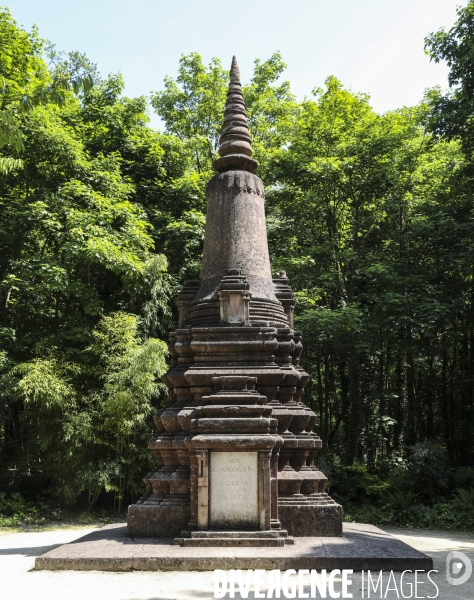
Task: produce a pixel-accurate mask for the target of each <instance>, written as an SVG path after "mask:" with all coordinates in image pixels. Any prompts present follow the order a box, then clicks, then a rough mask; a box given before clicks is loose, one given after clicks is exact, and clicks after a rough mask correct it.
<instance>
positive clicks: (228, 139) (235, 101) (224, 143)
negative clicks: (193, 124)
mask: <svg viewBox="0 0 474 600" xmlns="http://www.w3.org/2000/svg"><path fill="white" fill-rule="evenodd" d="M229 79H230V82H229V89H228V91H227V101H226V104H225V110H224V124H223V126H222V132H221V137H220V139H219V144H220V145H219V154H220V156H221V158H218V159H217V160H215V161H214V163H213V166H214V169H216V171H219V173H223V172H224V171H231V170H234V171H249V172H250V173H253V172H254V171H255V169H256V168H257V167H258V163H257V161H256V160H254V159H253V158H250V157H251V156H252V146H251V145H250V143H251V139H250V134H249V128H248V123H247V113H246V111H245V102H244V96H243V94H242V86H241V85H240V71H239V66H238V64H237V59H236V58H235V56H233V57H232V65H231V67H230V75H229Z"/></svg>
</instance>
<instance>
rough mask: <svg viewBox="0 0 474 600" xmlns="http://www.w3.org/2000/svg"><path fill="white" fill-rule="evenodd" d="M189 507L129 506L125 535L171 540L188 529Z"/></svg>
mask: <svg viewBox="0 0 474 600" xmlns="http://www.w3.org/2000/svg"><path fill="white" fill-rule="evenodd" d="M190 517H191V511H190V508H189V506H160V505H159V504H158V505H153V504H131V505H130V506H129V507H128V515H127V534H128V535H129V536H130V537H132V538H134V537H156V538H171V537H175V536H178V535H180V534H181V532H182V531H183V529H187V528H188V522H189V519H190Z"/></svg>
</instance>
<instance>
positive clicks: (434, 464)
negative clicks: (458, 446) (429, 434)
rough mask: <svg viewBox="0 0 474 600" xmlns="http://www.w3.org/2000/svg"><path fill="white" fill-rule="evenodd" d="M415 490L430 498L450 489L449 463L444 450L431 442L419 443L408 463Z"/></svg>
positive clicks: (412, 449) (412, 451) (412, 450)
mask: <svg viewBox="0 0 474 600" xmlns="http://www.w3.org/2000/svg"><path fill="white" fill-rule="evenodd" d="M408 468H409V472H410V475H411V477H412V478H413V479H412V485H413V487H414V489H415V490H416V491H417V492H418V493H420V494H421V495H423V496H424V497H427V498H430V497H433V496H436V495H437V494H438V495H439V494H442V493H443V492H444V491H445V490H446V488H447V487H448V482H449V478H448V461H447V460H446V455H445V453H444V452H443V450H442V449H441V448H440V447H439V446H438V445H436V444H433V443H430V442H419V443H417V444H416V445H415V446H414V447H413V448H411V454H410V458H409V463H408Z"/></svg>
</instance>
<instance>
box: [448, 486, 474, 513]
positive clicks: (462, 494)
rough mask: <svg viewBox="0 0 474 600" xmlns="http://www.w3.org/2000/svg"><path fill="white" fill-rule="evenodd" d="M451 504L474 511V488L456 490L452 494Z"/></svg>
mask: <svg viewBox="0 0 474 600" xmlns="http://www.w3.org/2000/svg"><path fill="white" fill-rule="evenodd" d="M453 504H454V506H456V507H458V508H465V509H467V510H470V511H472V512H474V488H473V487H472V488H469V489H468V490H463V489H458V490H456V493H455V494H454V500H453Z"/></svg>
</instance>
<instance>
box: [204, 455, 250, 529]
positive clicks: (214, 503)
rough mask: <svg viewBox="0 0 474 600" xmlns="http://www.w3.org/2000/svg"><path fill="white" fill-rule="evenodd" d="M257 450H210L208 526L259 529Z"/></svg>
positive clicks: (213, 527) (214, 527)
mask: <svg viewBox="0 0 474 600" xmlns="http://www.w3.org/2000/svg"><path fill="white" fill-rule="evenodd" d="M257 454H258V453H257V452H211V457H210V458H211V461H210V462H211V464H210V473H209V476H210V477H209V478H210V482H209V483H210V514H209V517H210V523H209V526H210V528H211V529H242V528H258V457H257Z"/></svg>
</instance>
